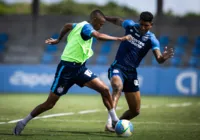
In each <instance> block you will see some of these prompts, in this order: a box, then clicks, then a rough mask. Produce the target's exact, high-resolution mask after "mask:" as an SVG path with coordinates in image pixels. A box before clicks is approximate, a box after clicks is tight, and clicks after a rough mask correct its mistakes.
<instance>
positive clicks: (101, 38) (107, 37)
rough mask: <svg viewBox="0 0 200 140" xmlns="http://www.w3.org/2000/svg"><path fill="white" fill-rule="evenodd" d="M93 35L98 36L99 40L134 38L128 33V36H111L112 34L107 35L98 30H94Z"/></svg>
mask: <svg viewBox="0 0 200 140" xmlns="http://www.w3.org/2000/svg"><path fill="white" fill-rule="evenodd" d="M91 36H93V37H95V38H97V39H98V40H115V41H124V40H131V39H132V36H131V35H127V36H123V37H114V36H110V35H107V34H103V33H99V32H97V31H94V32H93V33H92V35H91Z"/></svg>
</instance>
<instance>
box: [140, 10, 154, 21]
mask: <svg viewBox="0 0 200 140" xmlns="http://www.w3.org/2000/svg"><path fill="white" fill-rule="evenodd" d="M140 20H143V21H146V22H152V21H153V14H152V13H151V12H148V11H145V12H142V13H141V14H140Z"/></svg>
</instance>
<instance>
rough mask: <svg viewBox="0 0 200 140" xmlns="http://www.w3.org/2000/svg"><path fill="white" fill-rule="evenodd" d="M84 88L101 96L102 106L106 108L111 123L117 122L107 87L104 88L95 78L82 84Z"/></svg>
mask: <svg viewBox="0 0 200 140" xmlns="http://www.w3.org/2000/svg"><path fill="white" fill-rule="evenodd" d="M84 85H85V86H87V87H89V88H91V89H94V90H96V91H97V92H99V93H100V94H101V97H102V100H103V103H104V105H105V106H106V108H107V110H108V112H109V114H110V116H111V118H112V121H115V122H117V121H118V120H119V119H118V117H117V115H116V112H115V109H114V108H113V102H112V97H111V95H110V91H109V88H108V86H106V85H105V84H104V83H103V82H102V81H101V80H100V79H99V78H95V79H93V80H91V81H89V82H87V83H85V84H84Z"/></svg>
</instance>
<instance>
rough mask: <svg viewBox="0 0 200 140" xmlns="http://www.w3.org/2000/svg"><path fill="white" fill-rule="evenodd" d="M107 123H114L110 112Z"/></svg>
mask: <svg viewBox="0 0 200 140" xmlns="http://www.w3.org/2000/svg"><path fill="white" fill-rule="evenodd" d="M107 125H112V118H111V116H110V114H109V113H108V120H107Z"/></svg>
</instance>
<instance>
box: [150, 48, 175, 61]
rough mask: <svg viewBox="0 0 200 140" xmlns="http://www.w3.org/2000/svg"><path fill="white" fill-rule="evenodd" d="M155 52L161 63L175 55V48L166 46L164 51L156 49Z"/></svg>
mask: <svg viewBox="0 0 200 140" xmlns="http://www.w3.org/2000/svg"><path fill="white" fill-rule="evenodd" d="M153 53H154V56H155V58H156V60H157V62H158V63H159V64H162V63H164V62H165V61H166V60H167V59H169V58H171V57H173V56H174V51H173V48H168V47H165V49H164V52H163V53H161V52H160V50H159V49H155V50H154V51H153Z"/></svg>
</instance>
